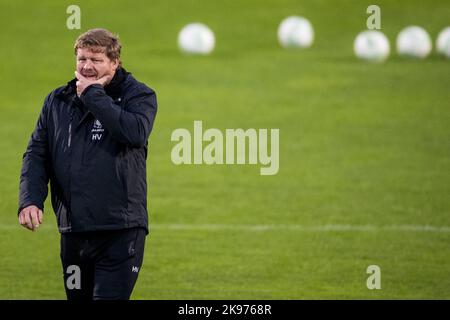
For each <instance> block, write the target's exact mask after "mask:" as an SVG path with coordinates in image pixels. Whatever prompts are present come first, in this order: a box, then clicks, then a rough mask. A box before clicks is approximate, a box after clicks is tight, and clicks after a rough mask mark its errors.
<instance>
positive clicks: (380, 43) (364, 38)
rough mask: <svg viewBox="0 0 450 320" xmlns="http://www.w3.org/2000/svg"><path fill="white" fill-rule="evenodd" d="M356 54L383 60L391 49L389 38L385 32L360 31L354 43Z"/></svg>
mask: <svg viewBox="0 0 450 320" xmlns="http://www.w3.org/2000/svg"><path fill="white" fill-rule="evenodd" d="M353 50H354V52H355V55H356V56H357V57H358V58H360V59H363V60H367V61H372V62H382V61H384V60H386V58H387V57H388V56H389V53H390V51H391V49H390V45H389V40H388V39H387V38H386V36H385V35H384V33H383V32H381V31H376V30H367V31H363V32H361V33H359V34H358V35H357V36H356V38H355V41H354V43H353Z"/></svg>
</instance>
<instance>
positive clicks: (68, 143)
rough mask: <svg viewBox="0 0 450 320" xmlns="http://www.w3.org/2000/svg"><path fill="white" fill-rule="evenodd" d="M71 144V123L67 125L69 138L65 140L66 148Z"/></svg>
mask: <svg viewBox="0 0 450 320" xmlns="http://www.w3.org/2000/svg"><path fill="white" fill-rule="evenodd" d="M71 142H72V122H71V123H69V138H68V139H67V146H68V147H69V148H70V144H71Z"/></svg>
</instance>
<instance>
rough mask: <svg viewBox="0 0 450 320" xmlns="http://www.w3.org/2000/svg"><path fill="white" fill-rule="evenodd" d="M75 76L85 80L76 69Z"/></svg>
mask: <svg viewBox="0 0 450 320" xmlns="http://www.w3.org/2000/svg"><path fill="white" fill-rule="evenodd" d="M75 77H76V78H77V79H78V80H86V78H85V77H83V75H81V74H79V73H78V71H75Z"/></svg>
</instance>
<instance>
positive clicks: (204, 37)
mask: <svg viewBox="0 0 450 320" xmlns="http://www.w3.org/2000/svg"><path fill="white" fill-rule="evenodd" d="M215 42H216V40H215V37H214V33H213V32H212V31H211V29H210V28H208V26H206V25H204V24H203V23H190V24H188V25H186V26H184V28H183V29H181V31H180V33H179V34H178V46H179V48H180V49H181V51H183V52H186V53H190V54H209V53H211V52H212V51H213V49H214V45H215Z"/></svg>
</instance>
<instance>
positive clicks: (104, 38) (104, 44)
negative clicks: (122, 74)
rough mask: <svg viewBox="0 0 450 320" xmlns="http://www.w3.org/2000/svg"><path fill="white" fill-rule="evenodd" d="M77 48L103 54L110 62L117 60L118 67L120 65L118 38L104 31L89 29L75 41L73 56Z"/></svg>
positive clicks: (120, 46)
mask: <svg viewBox="0 0 450 320" xmlns="http://www.w3.org/2000/svg"><path fill="white" fill-rule="evenodd" d="M79 48H88V49H89V50H91V51H92V52H102V53H105V54H106V56H107V57H108V58H109V59H110V60H116V59H117V60H118V61H119V65H122V62H121V61H120V49H121V48H122V45H121V44H120V41H119V37H118V36H117V35H114V34H113V33H111V32H110V31H108V30H106V29H101V28H96V29H91V30H88V31H86V32H85V33H83V34H82V35H80V36H79V37H78V39H77V40H76V41H75V45H74V49H75V55H76V54H77V51H78V49H79Z"/></svg>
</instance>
